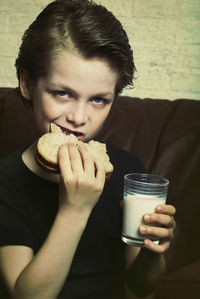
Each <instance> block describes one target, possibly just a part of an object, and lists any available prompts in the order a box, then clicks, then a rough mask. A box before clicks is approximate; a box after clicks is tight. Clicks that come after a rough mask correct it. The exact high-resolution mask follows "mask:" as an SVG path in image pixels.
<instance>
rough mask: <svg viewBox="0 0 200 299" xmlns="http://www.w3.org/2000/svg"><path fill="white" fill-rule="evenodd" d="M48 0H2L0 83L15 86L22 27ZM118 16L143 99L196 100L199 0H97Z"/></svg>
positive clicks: (199, 74)
mask: <svg viewBox="0 0 200 299" xmlns="http://www.w3.org/2000/svg"><path fill="white" fill-rule="evenodd" d="M49 2H51V1H49V0H0V86H3V87H15V86H17V84H18V83H17V80H16V76H15V68H14V66H13V65H14V61H15V58H16V56H17V52H18V48H19V45H20V42H21V37H22V34H23V32H24V30H25V29H26V28H27V26H28V25H29V24H30V23H31V21H32V20H33V19H34V18H35V17H36V15H37V14H38V13H39V11H40V10H41V9H42V8H43V7H44V6H45V5H46V4H47V3H49ZM97 2H101V3H102V4H103V5H105V6H106V7H107V8H108V9H110V10H112V11H113V13H114V14H115V15H116V16H117V17H118V18H119V19H120V20H121V22H122V24H123V25H124V28H125V29H126V30H127V32H128V35H129V38H130V43H131V45H132V46H133V49H134V56H135V63H136V66H137V80H135V88H134V89H133V90H130V91H124V94H128V95H131V96H138V97H141V98H145V97H152V98H168V99H172V100H173V99H176V98H191V99H200V0H97Z"/></svg>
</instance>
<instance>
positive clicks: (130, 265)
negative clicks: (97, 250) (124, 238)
mask: <svg viewBox="0 0 200 299" xmlns="http://www.w3.org/2000/svg"><path fill="white" fill-rule="evenodd" d="M175 212H176V210H175V208H174V207H173V206H171V205H161V206H158V207H157V208H156V210H155V213H153V214H148V215H144V221H146V223H148V224H150V223H152V224H153V223H157V224H158V225H159V226H158V227H156V226H148V225H142V226H141V227H139V231H140V233H141V234H143V235H153V236H156V237H159V238H160V242H159V244H155V243H153V242H152V241H150V240H148V239H146V240H144V248H141V249H140V248H138V247H133V246H128V245H127V248H126V261H127V272H126V277H125V280H126V283H127V285H128V288H129V289H130V290H131V291H132V292H133V293H134V294H135V295H137V296H141V297H143V296H147V295H149V294H150V293H152V292H153V291H154V290H155V289H156V288H157V287H158V286H159V284H160V283H161V282H162V280H163V278H164V276H165V270H166V267H165V258H164V252H165V251H166V250H167V249H168V248H169V246H170V241H171V239H172V238H173V231H174V229H175V221H174V217H173V216H174V214H175ZM146 216H148V217H146Z"/></svg>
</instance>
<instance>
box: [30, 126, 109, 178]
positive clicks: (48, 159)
mask: <svg viewBox="0 0 200 299" xmlns="http://www.w3.org/2000/svg"><path fill="white" fill-rule="evenodd" d="M66 143H74V144H75V145H77V146H78V145H80V144H81V143H83V142H82V141H79V140H78V139H77V137H76V136H75V135H73V134H70V135H65V134H64V133H63V132H62V130H61V129H60V128H59V127H58V126H56V125H55V124H51V132H50V133H46V134H44V135H43V136H42V137H40V139H39V140H38V143H37V151H36V155H35V159H36V161H37V163H38V164H39V165H40V166H41V167H42V168H44V169H45V170H47V171H50V172H53V173H59V164H58V149H59V147H60V146H61V145H62V144H66ZM84 144H85V146H86V147H87V149H88V151H89V152H90V153H91V155H92V156H93V157H94V158H98V159H99V160H100V161H101V162H102V163H103V165H104V167H105V170H106V179H109V178H110V176H111V174H112V172H113V169H114V167H113V165H112V163H111V162H110V158H109V156H108V155H107V151H106V144H105V143H101V142H98V141H94V140H91V141H89V142H88V143H84Z"/></svg>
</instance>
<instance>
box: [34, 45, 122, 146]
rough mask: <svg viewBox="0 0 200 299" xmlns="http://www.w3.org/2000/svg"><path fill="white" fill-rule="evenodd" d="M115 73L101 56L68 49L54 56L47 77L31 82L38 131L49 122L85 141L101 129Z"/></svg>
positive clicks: (41, 130)
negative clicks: (93, 56)
mask: <svg viewBox="0 0 200 299" xmlns="http://www.w3.org/2000/svg"><path fill="white" fill-rule="evenodd" d="M117 79H118V74H117V73H116V72H115V71H114V70H112V69H111V67H110V66H109V65H108V64H107V63H106V62H105V61H103V60H100V59H98V58H93V59H85V58H83V57H82V56H80V55H78V54H75V53H72V52H70V51H69V52H62V53H60V54H58V55H57V56H55V58H54V59H53V61H52V62H51V65H50V66H49V73H48V76H47V77H44V78H40V79H39V80H38V82H37V84H36V86H33V88H32V90H33V94H32V95H31V97H32V100H33V109H34V113H35V118H36V123H37V126H38V129H39V132H40V134H44V133H46V132H47V131H49V125H50V123H51V122H53V123H55V124H57V125H58V126H60V127H61V128H62V130H63V132H66V133H74V134H75V135H77V136H78V138H79V139H81V140H83V141H88V140H90V139H92V138H93V137H94V136H95V135H96V134H97V133H98V132H99V130H100V129H101V127H102V125H103V123H104V121H105V119H106V117H107V115H108V113H109V111H110V109H111V106H112V103H113V101H114V96H115V87H116V83H117Z"/></svg>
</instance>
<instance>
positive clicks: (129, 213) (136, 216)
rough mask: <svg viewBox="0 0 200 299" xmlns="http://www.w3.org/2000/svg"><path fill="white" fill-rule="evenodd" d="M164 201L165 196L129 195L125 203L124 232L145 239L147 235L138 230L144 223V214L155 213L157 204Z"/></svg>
mask: <svg viewBox="0 0 200 299" xmlns="http://www.w3.org/2000/svg"><path fill="white" fill-rule="evenodd" d="M164 203H165V198H160V197H157V196H152V195H143V194H136V195H127V196H126V197H125V198H124V203H123V229H122V233H123V234H125V235H126V236H129V237H134V238H140V239H145V238H146V236H143V235H141V234H140V233H139V232H138V228H139V226H140V225H142V224H144V221H143V216H144V214H146V213H153V212H154V210H155V207H156V206H157V205H159V204H164ZM145 224H146V223H145Z"/></svg>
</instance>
